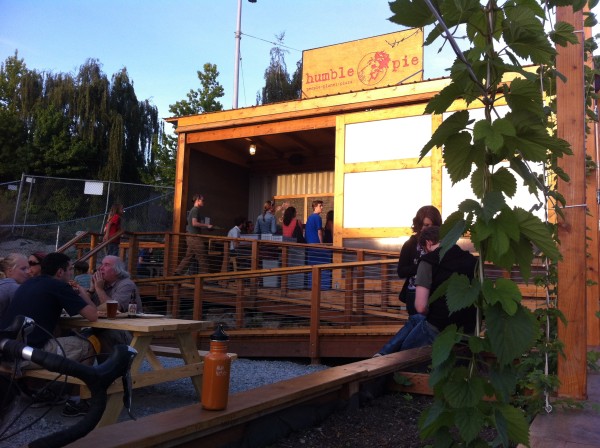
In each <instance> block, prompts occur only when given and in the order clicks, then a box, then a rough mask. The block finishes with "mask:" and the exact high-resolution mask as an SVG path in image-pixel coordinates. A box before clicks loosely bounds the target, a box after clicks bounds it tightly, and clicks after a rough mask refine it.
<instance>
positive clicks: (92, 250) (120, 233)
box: [77, 230, 125, 261]
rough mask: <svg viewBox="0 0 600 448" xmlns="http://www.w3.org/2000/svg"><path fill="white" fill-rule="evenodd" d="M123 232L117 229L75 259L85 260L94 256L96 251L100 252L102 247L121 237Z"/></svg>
mask: <svg viewBox="0 0 600 448" xmlns="http://www.w3.org/2000/svg"><path fill="white" fill-rule="evenodd" d="M124 233H125V231H124V230H120V231H118V232H117V233H115V234H114V235H113V236H112V237H110V238H109V239H107V240H105V241H102V242H101V243H100V244H98V245H97V246H95V247H92V248H90V251H89V252H88V253H86V254H84V255H83V257H81V258H79V259H78V260H77V261H87V260H88V259H90V257H95V255H96V254H97V253H98V252H100V251H101V250H102V249H104V248H105V247H106V246H108V245H109V244H110V243H112V242H114V241H117V240H118V239H119V238H121V235H123V234H124Z"/></svg>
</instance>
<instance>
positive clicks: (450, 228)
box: [440, 212, 467, 258]
mask: <svg viewBox="0 0 600 448" xmlns="http://www.w3.org/2000/svg"><path fill="white" fill-rule="evenodd" d="M466 224H467V223H466V221H465V220H464V219H463V217H462V213H460V212H454V213H452V214H451V215H450V216H448V218H446V221H444V223H443V224H442V228H441V229H440V230H441V234H442V235H444V236H443V237H442V241H441V244H440V245H441V249H440V257H441V258H443V257H444V255H446V252H447V251H448V249H450V248H451V247H452V246H454V245H455V244H456V242H457V241H458V239H459V238H460V237H461V236H462V235H463V234H464V233H465V228H466Z"/></svg>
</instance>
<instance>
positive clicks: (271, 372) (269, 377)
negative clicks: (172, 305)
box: [0, 358, 327, 448]
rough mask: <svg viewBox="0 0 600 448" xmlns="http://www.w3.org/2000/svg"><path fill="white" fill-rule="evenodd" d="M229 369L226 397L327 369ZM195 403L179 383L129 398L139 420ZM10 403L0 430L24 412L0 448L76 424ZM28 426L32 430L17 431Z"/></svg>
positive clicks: (259, 364)
mask: <svg viewBox="0 0 600 448" xmlns="http://www.w3.org/2000/svg"><path fill="white" fill-rule="evenodd" d="M161 359H162V361H163V363H164V365H165V366H168V365H179V364H181V363H182V361H181V360H179V359H172V358H161ZM231 366H232V367H231V381H230V393H232V394H233V393H237V392H242V391H244V390H248V389H253V388H255V387H259V386H263V385H265V384H270V383H276V382H278V381H283V380H286V379H289V378H294V377H296V376H300V375H306V374H309V373H312V372H316V371H318V370H322V369H326V368H327V366H320V365H302V364H298V363H295V362H289V361H254V360H247V359H238V360H236V361H234V362H233V363H232V365H231ZM146 368H147V366H146ZM196 402H197V397H196V392H195V390H194V388H193V386H192V383H191V381H190V380H189V379H182V380H178V381H173V382H170V383H163V384H158V385H156V386H151V387H145V388H141V389H136V390H135V391H134V396H133V407H134V409H133V411H134V414H135V415H136V416H137V417H142V416H145V415H150V414H154V413H156V412H162V411H166V410H169V409H173V408H176V407H181V406H185V405H188V404H193V403H196ZM13 403H14V404H13V406H12V409H11V410H10V411H9V412H8V413H6V414H5V415H3V416H2V421H1V423H0V425H1V428H2V430H4V429H5V428H6V426H7V425H8V422H9V421H11V420H12V419H13V417H15V416H16V414H18V413H19V412H20V411H24V413H23V415H22V416H21V418H19V420H18V422H17V424H16V425H15V426H12V427H10V428H9V429H8V432H6V433H5V434H3V435H2V436H0V438H4V437H6V435H7V434H9V433H12V432H15V433H16V435H15V436H14V437H11V438H9V439H7V440H2V441H0V448H4V447H6V448H14V447H17V446H23V445H26V444H27V443H29V442H31V441H33V440H35V439H37V438H39V437H43V436H45V435H47V434H49V433H51V432H53V431H57V430H59V429H61V428H63V427H64V426H69V425H72V424H74V423H76V422H77V421H78V420H79V419H78V418H68V417H63V416H62V415H61V411H62V408H63V407H62V406H55V407H51V408H41V409H32V408H27V405H28V404H29V403H30V400H29V399H28V398H24V397H18V398H17V399H15V400H14V402H13ZM127 418H128V417H127V414H126V412H125V411H124V412H123V413H122V414H121V417H120V420H126V419H127ZM28 425H32V426H31V427H30V428H27V429H21V428H24V427H25V426H28Z"/></svg>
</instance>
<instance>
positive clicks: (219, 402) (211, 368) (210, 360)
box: [201, 324, 231, 411]
mask: <svg viewBox="0 0 600 448" xmlns="http://www.w3.org/2000/svg"><path fill="white" fill-rule="evenodd" d="M227 341H229V337H228V336H227V334H226V333H225V331H224V330H223V325H222V324H219V325H218V327H217V329H216V330H215V332H214V333H213V334H212V335H211V336H210V351H209V353H208V355H206V356H205V357H204V373H203V375H202V400H201V401H202V407H203V408H204V409H207V410H209V411H220V410H222V409H225V408H226V407H227V399H228V398H229V372H230V370H231V359H230V358H229V356H228V355H227Z"/></svg>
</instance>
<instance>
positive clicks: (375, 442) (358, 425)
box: [269, 393, 432, 448]
mask: <svg viewBox="0 0 600 448" xmlns="http://www.w3.org/2000/svg"><path fill="white" fill-rule="evenodd" d="M431 402H432V398H431V397H426V396H422V395H409V394H399V393H391V394H386V395H383V396H381V397H378V398H376V399H374V400H373V401H371V402H369V403H368V404H366V405H363V406H362V407H360V408H359V409H358V410H352V411H343V412H337V413H334V414H332V415H331V416H330V417H329V418H328V419H326V420H325V421H324V422H322V424H320V425H319V426H317V427H312V428H307V429H305V430H302V431H298V432H294V433H292V434H291V435H289V436H288V437H286V438H283V439H280V440H279V441H278V442H277V443H275V444H272V445H269V448H292V447H293V448H296V447H303V448H323V447H327V448H342V447H345V448H367V447H368V448H372V447H378V448H417V447H423V446H425V445H426V443H424V442H422V441H421V440H420V438H419V429H418V426H417V422H418V419H419V416H420V414H421V412H422V411H423V410H424V409H425V408H426V407H427V406H429V404H431Z"/></svg>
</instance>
